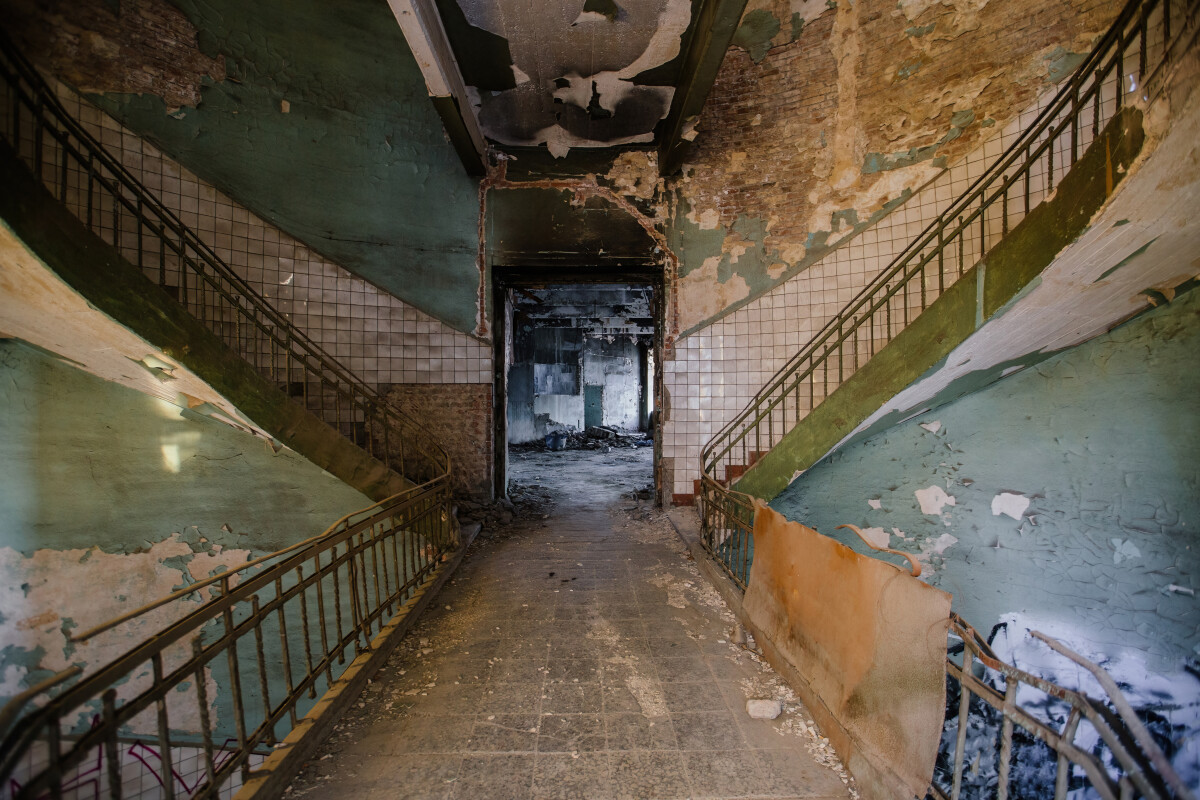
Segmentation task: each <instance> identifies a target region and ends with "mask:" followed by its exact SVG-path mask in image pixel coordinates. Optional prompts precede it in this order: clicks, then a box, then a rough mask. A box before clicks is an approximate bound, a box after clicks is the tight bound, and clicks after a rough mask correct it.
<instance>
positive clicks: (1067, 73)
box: [1043, 45, 1087, 83]
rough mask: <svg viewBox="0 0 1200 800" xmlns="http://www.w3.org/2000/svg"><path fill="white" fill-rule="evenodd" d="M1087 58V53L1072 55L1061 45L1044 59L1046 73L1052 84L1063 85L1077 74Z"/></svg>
mask: <svg viewBox="0 0 1200 800" xmlns="http://www.w3.org/2000/svg"><path fill="white" fill-rule="evenodd" d="M1085 58H1087V53H1072V52H1070V51H1069V50H1066V49H1065V48H1063V47H1062V45H1059V46H1058V47H1055V48H1054V49H1053V50H1052V51H1051V52H1050V54H1049V55H1047V56H1045V57H1044V59H1043V60H1044V61H1045V62H1046V73H1047V75H1048V76H1049V78H1050V81H1051V82H1052V83H1061V82H1062V81H1064V80H1066V79H1067V78H1069V77H1071V75H1072V74H1073V73H1074V72H1075V70H1076V68H1078V67H1079V65H1080V64H1082V63H1083V60H1084V59H1085Z"/></svg>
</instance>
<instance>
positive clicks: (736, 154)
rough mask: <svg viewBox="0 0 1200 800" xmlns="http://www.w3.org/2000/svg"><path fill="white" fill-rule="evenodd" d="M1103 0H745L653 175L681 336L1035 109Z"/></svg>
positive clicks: (1094, 27) (1093, 24)
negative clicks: (708, 85) (659, 188)
mask: <svg viewBox="0 0 1200 800" xmlns="http://www.w3.org/2000/svg"><path fill="white" fill-rule="evenodd" d="M1119 8H1120V3H1118V2H1114V0H1054V1H1053V2H1045V3H1032V2H1029V3H1020V4H1019V5H1018V6H1016V7H1014V4H1013V3H988V2H987V0H983V1H982V2H979V0H962V1H961V2H947V3H932V2H927V1H926V0H902V2H899V3H895V2H892V0H857V2H850V1H849V0H843V1H842V2H839V3H836V4H835V3H833V2H832V1H831V2H828V3H826V2H824V0H809V2H798V0H752V2H751V3H750V4H749V6H748V8H747V11H746V13H745V15H744V16H743V19H742V24H741V26H740V28H739V30H738V32H737V35H736V36H735V39H734V42H735V44H734V46H733V47H731V48H730V50H729V52H728V54H727V55H726V58H725V61H724V63H723V64H722V67H721V71H720V74H719V75H718V78H717V81H716V83H715V85H714V86H713V90H712V93H711V94H710V96H709V98H708V102H707V103H706V105H705V107H704V111H703V113H702V114H701V116H700V118H699V120H698V121H697V124H696V126H695V130H694V132H695V134H696V137H695V141H694V144H693V148H692V150H691V152H690V154H689V156H688V158H687V160H686V161H685V163H684V166H683V169H682V174H681V175H680V176H679V177H678V178H675V179H673V180H670V181H668V183H667V186H666V190H667V192H666V200H667V202H668V205H669V208H668V210H667V214H668V217H669V222H668V223H667V225H666V232H667V236H668V241H669V243H670V246H671V249H672V251H673V252H674V254H675V256H676V257H677V258H678V259H679V283H678V294H679V327H680V331H681V333H682V334H684V335H686V334H688V333H690V332H693V331H695V330H697V329H699V328H701V327H703V326H704V325H706V324H708V323H710V322H711V321H712V320H714V319H715V318H717V317H720V316H722V315H724V314H726V313H728V312H729V311H731V310H733V309H735V308H738V307H740V306H742V305H744V304H746V303H747V302H749V301H750V300H753V299H754V298H755V297H757V296H759V295H761V294H763V293H764V292H765V291H767V290H769V289H770V288H771V287H773V286H776V285H778V284H780V283H781V282H783V281H785V280H787V279H788V278H790V277H792V276H794V275H796V274H797V273H798V272H800V271H801V270H803V269H805V268H806V267H808V266H810V265H812V264H814V263H816V262H817V261H818V260H819V259H821V258H822V257H823V256H824V255H825V254H827V253H828V252H829V251H830V249H832V248H834V247H836V246H837V245H838V244H841V243H843V242H845V241H847V240H848V239H849V238H851V237H853V236H854V235H855V234H857V233H859V232H861V231H862V230H864V229H865V228H867V227H869V226H870V225H872V224H873V223H875V222H876V221H878V220H879V219H880V218H881V217H882V216H883V215H885V214H887V213H888V212H890V211H891V210H893V209H894V208H895V207H897V206H898V205H900V204H901V203H903V202H904V201H905V200H907V198H908V197H909V196H910V195H911V194H912V193H913V192H915V191H916V190H917V189H919V188H920V187H921V186H922V185H924V184H926V183H928V182H929V181H930V180H931V179H933V178H934V177H936V176H937V175H938V174H939V173H940V172H941V171H942V169H943V168H944V167H946V166H948V165H951V164H954V163H955V162H957V161H959V160H961V159H962V158H963V157H964V156H965V155H966V154H967V153H969V152H970V151H971V150H972V149H974V148H977V147H978V146H979V145H980V144H981V143H982V142H983V141H984V140H985V139H986V138H988V137H989V136H990V135H991V134H992V133H994V131H996V130H999V129H1000V128H1003V127H1004V125H1005V124H1006V123H1008V122H1009V121H1010V120H1012V119H1013V118H1015V117H1016V116H1017V115H1018V114H1019V113H1020V112H1022V111H1024V110H1026V109H1027V108H1029V107H1031V106H1033V105H1035V103H1036V100H1037V98H1038V97H1039V95H1041V94H1043V93H1044V92H1045V91H1046V89H1047V88H1050V87H1052V84H1053V83H1054V82H1056V81H1061V80H1062V79H1063V78H1065V77H1067V76H1068V75H1069V74H1070V70H1071V69H1072V68H1073V67H1074V66H1075V64H1077V63H1078V61H1079V60H1081V58H1082V55H1083V54H1086V53H1087V51H1088V50H1089V49H1090V48H1091V46H1092V44H1093V42H1094V40H1095V39H1096V38H1098V37H1099V36H1100V35H1101V34H1102V33H1103V32H1104V30H1105V29H1106V28H1107V26H1108V25H1109V24H1110V23H1111V21H1112V19H1113V18H1114V17H1115V15H1116V12H1117V11H1118V10H1119Z"/></svg>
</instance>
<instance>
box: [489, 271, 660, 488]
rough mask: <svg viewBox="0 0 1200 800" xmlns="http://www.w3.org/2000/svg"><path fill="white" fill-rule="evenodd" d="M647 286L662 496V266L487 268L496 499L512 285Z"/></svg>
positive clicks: (503, 481) (504, 430)
mask: <svg viewBox="0 0 1200 800" xmlns="http://www.w3.org/2000/svg"><path fill="white" fill-rule="evenodd" d="M589 283H594V284H614V283H615V284H628V285H631V286H649V287H650V288H651V289H652V291H651V303H650V308H651V314H652V315H653V317H654V334H653V340H654V345H653V347H654V376H653V380H654V426H653V430H652V431H651V435H652V436H653V438H654V496H655V497H656V498H658V497H660V496H661V483H662V476H661V475H660V470H659V464H660V461H661V459H662V416H663V415H662V387H663V374H662V370H663V360H664V359H663V348H664V342H665V341H666V336H665V332H666V308H667V303H666V302H664V297H663V292H664V291H665V290H666V282H665V280H664V277H663V269H662V267H661V266H657V267H626V268H598V269H589V270H582V269H574V268H572V269H563V268H554V267H495V266H494V267H492V455H493V465H492V476H493V481H492V485H493V492H494V496H495V497H497V498H501V497H506V496H507V495H508V363H507V362H508V355H509V350H508V342H509V340H510V339H511V338H512V331H511V330H510V328H511V325H510V317H511V310H512V305H511V303H512V290H513V289H543V288H546V287H549V286H577V285H580V284H589Z"/></svg>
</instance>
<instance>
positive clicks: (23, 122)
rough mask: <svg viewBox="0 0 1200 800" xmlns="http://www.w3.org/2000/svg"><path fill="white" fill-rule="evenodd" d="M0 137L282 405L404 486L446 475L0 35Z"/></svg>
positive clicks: (371, 394) (410, 425)
mask: <svg viewBox="0 0 1200 800" xmlns="http://www.w3.org/2000/svg"><path fill="white" fill-rule="evenodd" d="M0 137H3V138H4V139H5V140H6V141H7V142H8V144H9V145H10V146H11V147H12V149H13V150H14V151H15V152H16V154H17V156H18V157H19V158H21V160H22V161H24V162H25V163H26V164H27V165H28V166H29V167H30V168H31V169H32V170H33V173H34V175H36V176H37V178H38V179H39V180H41V182H42V183H43V184H44V185H45V186H46V187H47V189H49V190H50V192H51V193H52V194H53V195H54V196H55V197H56V198H57V199H58V200H59V201H60V202H62V203H63V204H64V205H66V206H67V207H68V208H69V209H71V211H72V212H73V213H74V214H75V215H76V216H77V217H78V218H79V219H80V221H82V222H83V223H84V224H85V225H87V227H88V228H90V229H91V230H92V231H93V232H94V233H95V234H96V235H98V236H99V237H100V238H102V239H103V240H104V241H105V242H107V243H108V244H110V245H112V246H113V247H114V248H116V250H117V251H118V252H120V254H121V255H122V256H124V258H125V259H126V260H128V261H129V262H130V263H132V264H136V265H137V266H138V267H139V268H140V269H141V270H142V272H143V274H145V275H146V276H147V277H148V278H149V279H150V280H152V281H154V282H155V283H157V284H158V285H159V286H161V287H162V288H163V289H164V290H165V291H167V292H168V294H170V295H171V296H173V297H174V298H175V299H176V300H178V302H179V303H180V304H182V305H183V306H184V308H186V309H187V310H188V312H189V313H191V315H192V316H194V317H195V318H196V319H198V320H199V321H200V322H202V323H203V324H204V325H205V326H206V327H207V328H208V329H209V330H210V331H212V332H213V333H214V334H216V335H217V336H218V337H219V338H220V339H221V340H222V341H223V342H224V343H225V344H226V345H228V346H229V347H231V348H232V349H233V350H235V351H236V352H237V353H238V354H239V355H241V356H242V357H243V358H244V359H246V360H247V361H248V362H249V363H250V364H251V365H253V366H254V367H255V368H256V369H257V370H258V371H259V372H260V373H262V374H263V375H264V376H265V377H267V379H268V380H270V381H272V382H273V383H274V384H275V385H276V386H278V387H279V388H280V390H281V391H283V392H285V393H286V394H287V395H288V396H290V397H291V398H292V399H293V400H294V401H296V402H298V403H299V404H301V405H303V406H304V407H305V408H306V409H307V410H309V411H310V412H312V413H313V414H315V415H316V416H317V417H319V418H320V419H322V420H324V421H325V422H326V423H327V424H329V425H330V426H332V427H333V428H335V429H336V430H338V431H339V432H341V433H342V434H343V435H345V436H346V437H348V438H349V439H350V441H352V442H353V443H354V444H355V445H357V446H359V447H361V448H362V449H363V450H365V451H366V452H367V453H368V454H369V455H371V456H373V457H374V458H376V459H378V460H379V461H381V462H383V463H384V464H386V465H387V466H388V467H389V468H390V469H392V470H393V471H395V472H396V473H398V474H400V475H402V476H404V477H405V478H407V479H408V480H410V481H412V482H413V483H414V484H421V483H425V482H427V481H430V480H434V479H436V478H439V477H440V476H444V475H447V474H448V473H449V471H450V460H449V457H448V456H447V454H446V452H445V450H443V449H442V447H441V446H440V445H439V444H438V443H437V442H436V441H434V439H433V438H432V437H431V436H430V435H429V433H428V431H427V430H426V429H425V428H424V427H422V426H421V425H419V424H417V423H416V422H414V421H413V420H411V419H409V418H408V417H406V416H405V415H403V414H401V413H399V412H398V411H396V410H395V409H392V408H390V407H389V406H387V405H386V403H385V402H384V400H383V399H382V398H381V397H380V396H379V395H378V393H377V392H376V391H375V390H374V389H372V388H371V387H369V386H367V385H366V384H365V383H363V382H362V381H361V380H359V378H358V377H357V376H355V375H354V374H353V373H352V372H350V370H348V369H346V368H345V367H343V366H342V365H341V364H339V363H338V362H337V361H336V360H334V359H333V358H332V357H331V356H330V355H329V354H328V353H326V352H325V351H324V350H323V349H322V348H321V347H320V346H319V345H318V344H317V343H316V342H314V341H313V340H312V339H311V338H309V336H308V335H306V334H305V333H304V332H303V331H301V330H299V329H298V328H296V327H295V326H293V325H292V324H291V322H290V321H289V320H288V318H287V317H286V316H285V315H284V314H282V313H280V312H279V311H278V310H276V309H275V308H273V307H272V306H271V305H270V303H269V302H268V301H267V300H266V299H264V298H263V296H262V295H261V294H260V293H259V292H257V291H256V290H255V289H254V288H253V287H252V286H250V285H249V284H248V283H247V282H246V281H245V280H244V279H243V278H242V277H241V276H239V275H238V274H237V273H236V272H235V271H234V270H233V268H232V267H230V266H229V265H228V264H226V263H225V262H224V261H223V260H222V259H221V258H220V257H219V256H218V255H217V253H216V252H215V251H214V249H213V248H212V247H210V246H209V245H208V244H207V243H205V242H204V241H203V240H202V239H201V238H200V236H199V235H197V234H196V233H195V232H194V231H192V230H191V229H189V228H188V227H187V226H186V225H184V223H183V222H181V221H180V219H179V217H178V216H176V215H175V213H174V212H172V211H171V210H170V209H169V208H167V207H166V206H165V205H163V203H161V202H160V201H159V199H158V198H157V197H156V196H155V195H154V194H153V193H152V192H151V191H150V190H149V189H147V188H146V187H145V186H143V185H142V184H141V183H140V182H139V181H138V180H137V179H136V178H135V177H134V176H133V175H132V174H130V172H129V171H128V170H127V169H125V167H124V166H123V165H122V164H121V163H120V160H119V159H117V158H115V157H114V156H113V155H112V154H110V153H108V152H106V151H105V149H104V147H103V146H102V145H101V143H100V142H98V141H97V140H96V139H95V138H94V137H93V136H92V135H91V134H90V133H88V131H87V130H86V129H85V128H84V127H83V125H81V124H80V123H79V122H78V121H76V120H75V119H73V118H72V117H71V116H70V115H69V114H68V113H67V112H66V111H65V110H64V108H63V107H62V105H61V104H60V103H59V101H58V99H57V98H56V97H55V95H54V92H53V90H52V89H51V87H50V86H49V85H48V84H47V82H46V81H45V80H44V79H43V78H42V76H41V75H40V74H39V73H38V72H37V71H36V70H35V69H34V68H33V66H32V65H31V64H30V63H29V62H28V61H27V60H26V59H25V58H24V57H23V56H22V55H21V54H20V53H19V52H18V51H17V49H16V48H15V47H14V45H13V44H12V42H11V41H10V40H9V39H8V38H7V37H6V36H5V35H4V34H3V32H0Z"/></svg>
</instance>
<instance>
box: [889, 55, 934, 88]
mask: <svg viewBox="0 0 1200 800" xmlns="http://www.w3.org/2000/svg"><path fill="white" fill-rule="evenodd" d="M928 63H929V58H928V57H927V56H926V55H925V54H923V53H922V54H921V55H919V56H917V57H916V58H914V59H913V60H912V61H906V62H904V63H903V64H901V65H900V66H899V67H897V68H896V80H898V81H905V80H908V79H909V78H911V77H912V76H913V75H916V74H917V73H918V72H920V71H921V67H923V66H925V65H926V64H928Z"/></svg>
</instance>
